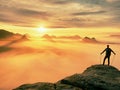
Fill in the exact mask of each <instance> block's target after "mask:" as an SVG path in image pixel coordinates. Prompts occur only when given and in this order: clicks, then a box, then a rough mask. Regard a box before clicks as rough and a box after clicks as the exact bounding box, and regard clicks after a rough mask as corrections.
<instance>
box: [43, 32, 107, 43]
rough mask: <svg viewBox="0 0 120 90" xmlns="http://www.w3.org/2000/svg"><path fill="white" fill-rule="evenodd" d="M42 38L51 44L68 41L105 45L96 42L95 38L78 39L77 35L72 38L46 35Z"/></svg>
mask: <svg viewBox="0 0 120 90" xmlns="http://www.w3.org/2000/svg"><path fill="white" fill-rule="evenodd" d="M42 38H45V39H46V40H48V41H50V42H53V43H56V42H58V43H65V42H67V41H66V40H70V41H71V42H74V41H77V43H91V44H94V43H97V44H105V42H102V41H98V40H96V38H94V37H93V38H90V37H84V38H82V37H80V36H79V35H73V36H54V35H51V36H50V35H48V34H45V35H44V36H42ZM68 43H69V42H68Z"/></svg>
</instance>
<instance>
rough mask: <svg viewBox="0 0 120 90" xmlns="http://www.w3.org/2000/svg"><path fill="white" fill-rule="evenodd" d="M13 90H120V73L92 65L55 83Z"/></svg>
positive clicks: (24, 86)
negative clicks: (80, 72)
mask: <svg viewBox="0 0 120 90" xmlns="http://www.w3.org/2000/svg"><path fill="white" fill-rule="evenodd" d="M13 90H120V71H119V70H118V69H116V68H115V67H112V66H106V65H105V66H103V65H94V66H91V67H89V68H87V69H86V70H85V71H84V72H83V73H82V74H74V75H72V76H69V77H67V78H64V79H62V80H60V81H58V82H57V83H55V84H53V83H35V84H24V85H21V86H19V87H18V88H16V89H13Z"/></svg>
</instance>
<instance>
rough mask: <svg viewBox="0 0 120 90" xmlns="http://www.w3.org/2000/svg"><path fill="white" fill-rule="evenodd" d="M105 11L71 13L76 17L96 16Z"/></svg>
mask: <svg viewBox="0 0 120 90" xmlns="http://www.w3.org/2000/svg"><path fill="white" fill-rule="evenodd" d="M105 12H106V11H96V12H79V13H73V14H72V15H75V16H78V15H92V14H93V15H96V14H102V13H105Z"/></svg>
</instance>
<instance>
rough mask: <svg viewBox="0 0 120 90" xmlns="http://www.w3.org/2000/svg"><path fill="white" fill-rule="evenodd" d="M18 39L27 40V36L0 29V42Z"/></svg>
mask: <svg viewBox="0 0 120 90" xmlns="http://www.w3.org/2000/svg"><path fill="white" fill-rule="evenodd" d="M18 39H22V40H23V39H24V40H28V36H27V35H26V34H24V35H22V34H19V33H13V32H10V31H7V30H4V29H0V40H18Z"/></svg>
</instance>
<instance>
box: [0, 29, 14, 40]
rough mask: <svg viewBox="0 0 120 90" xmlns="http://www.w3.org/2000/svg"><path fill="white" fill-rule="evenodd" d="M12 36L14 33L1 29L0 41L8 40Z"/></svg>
mask: <svg viewBox="0 0 120 90" xmlns="http://www.w3.org/2000/svg"><path fill="white" fill-rule="evenodd" d="M12 35H14V33H12V32H9V31H7V30H4V29H0V39H3V38H8V37H10V36H12Z"/></svg>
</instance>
